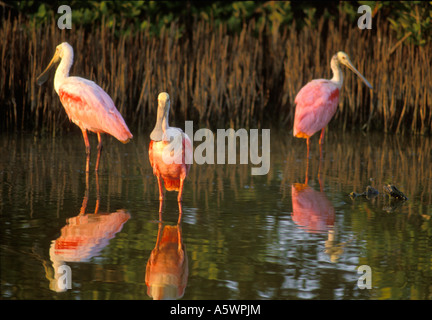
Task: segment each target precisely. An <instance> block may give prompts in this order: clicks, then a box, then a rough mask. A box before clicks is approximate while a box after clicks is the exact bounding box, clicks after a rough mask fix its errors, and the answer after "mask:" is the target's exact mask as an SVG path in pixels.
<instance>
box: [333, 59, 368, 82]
mask: <svg viewBox="0 0 432 320" xmlns="http://www.w3.org/2000/svg"><path fill="white" fill-rule="evenodd" d="M333 59H335V60H337V63H338V64H343V65H345V66H347V67H348V68H349V69H350V70H351V71H352V72H354V73H355V74H356V75H357V76H359V78H360V79H362V80H363V82H364V83H365V84H366V85H367V86H368V87H369V88H370V89H373V88H372V85H371V84H370V83H369V81H367V80H366V78H365V77H363V75H362V74H361V73H360V72H359V71H358V70H357V69H356V68H355V67H354V66H353V64H352V62H351V60H350V58H349V56H348V55H347V54H346V53H345V52H343V51H339V52H338V53H337V54H335V55H334V56H333Z"/></svg>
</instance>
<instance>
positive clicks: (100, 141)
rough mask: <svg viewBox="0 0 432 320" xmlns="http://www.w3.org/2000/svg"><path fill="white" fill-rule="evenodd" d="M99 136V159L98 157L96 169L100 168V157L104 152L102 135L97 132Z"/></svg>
mask: <svg viewBox="0 0 432 320" xmlns="http://www.w3.org/2000/svg"><path fill="white" fill-rule="evenodd" d="M97 137H98V146H97V149H98V155H97V159H96V168H95V171H98V170H99V162H100V158H101V154H102V136H101V134H100V132H98V133H97Z"/></svg>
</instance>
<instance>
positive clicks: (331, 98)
mask: <svg viewBox="0 0 432 320" xmlns="http://www.w3.org/2000/svg"><path fill="white" fill-rule="evenodd" d="M341 64H343V65H345V66H347V67H348V68H349V69H351V70H352V71H353V72H354V73H356V74H357V75H358V76H359V77H360V79H362V80H363V82H364V83H365V84H366V85H367V86H368V87H369V88H371V89H372V86H371V84H370V83H369V82H368V81H367V80H366V79H365V77H363V75H362V74H361V73H360V72H359V71H358V70H357V69H356V68H355V67H354V66H353V65H352V63H351V61H350V59H349V57H348V55H347V54H346V53H345V52H342V51H339V52H338V53H337V54H335V55H334V56H333V57H332V59H331V69H332V71H333V78H331V79H330V80H327V79H317V80H312V81H310V82H309V83H308V84H306V85H305V86H304V87H303V88H302V89H301V90H300V91H299V93H298V94H297V96H296V98H295V104H296V110H295V117H294V131H293V134H294V136H295V137H297V138H305V139H306V144H307V157H308V158H309V139H310V137H311V136H312V135H314V134H315V133H316V132H317V131H319V130H321V136H320V139H319V144H320V151H321V145H322V143H323V138H324V131H325V127H326V126H327V124H328V123H329V122H330V120H331V118H332V117H333V115H334V114H335V112H336V109H337V106H338V103H339V91H340V89H341V87H342V83H343V75H342V70H341V68H340V65H341ZM320 154H321V152H320Z"/></svg>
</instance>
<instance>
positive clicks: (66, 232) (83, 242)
mask: <svg viewBox="0 0 432 320" xmlns="http://www.w3.org/2000/svg"><path fill="white" fill-rule="evenodd" d="M96 189H97V200H96V207H95V211H94V213H86V208H87V202H88V198H89V185H88V173H87V174H86V192H85V196H84V199H83V202H82V206H81V210H80V213H79V215H77V216H76V217H72V218H69V219H67V223H66V225H65V226H64V227H63V228H62V229H61V234H60V236H59V237H58V238H57V239H56V240H53V241H52V242H51V246H50V250H49V255H50V260H51V263H52V267H53V269H54V275H52V274H51V272H50V270H47V267H46V273H47V278H48V279H49V280H50V289H51V290H53V291H56V292H61V291H65V290H66V288H63V286H62V285H60V281H61V279H60V277H62V275H63V272H60V270H59V268H60V267H61V266H62V265H64V264H65V263H66V262H87V261H89V260H90V259H91V258H92V257H95V256H97V255H98V254H99V253H100V252H101V250H102V249H103V248H105V247H106V246H107V245H108V243H109V241H110V240H111V239H112V238H114V237H115V235H116V234H117V233H118V232H119V231H121V229H122V228H123V225H124V223H125V222H126V221H128V220H129V218H130V214H129V213H128V212H126V211H125V210H117V211H116V212H112V213H102V212H99V204H100V195H99V179H98V175H97V174H96Z"/></svg>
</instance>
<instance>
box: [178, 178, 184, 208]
mask: <svg viewBox="0 0 432 320" xmlns="http://www.w3.org/2000/svg"><path fill="white" fill-rule="evenodd" d="M183 181H184V178H180V188H179V193H178V196H177V201H178V202H181V201H182V198H183Z"/></svg>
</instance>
